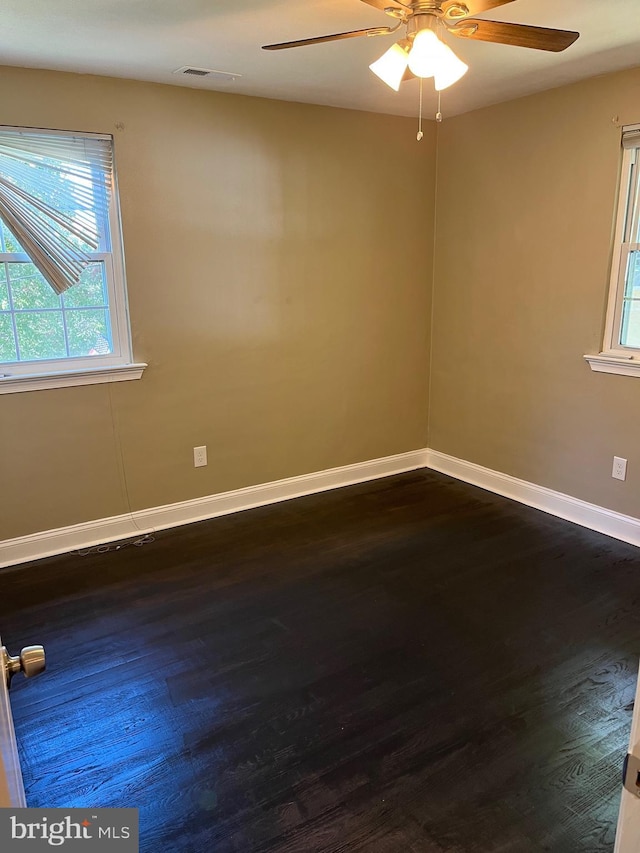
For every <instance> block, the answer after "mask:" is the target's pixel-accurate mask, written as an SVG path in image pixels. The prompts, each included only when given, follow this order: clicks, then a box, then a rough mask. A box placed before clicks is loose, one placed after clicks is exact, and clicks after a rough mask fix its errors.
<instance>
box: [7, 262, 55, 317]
mask: <svg viewBox="0 0 640 853" xmlns="http://www.w3.org/2000/svg"><path fill="white" fill-rule="evenodd" d="M7 269H8V271H9V285H10V287H11V293H12V294H13V307H14V309H15V310H19V309H21V308H22V309H29V308H58V307H60V297H59V296H56V294H55V293H54V292H53V290H52V289H51V287H50V286H49V285H48V284H47V282H46V281H45V280H44V278H43V277H42V276H41V275H40V273H39V272H38V270H37V269H36V267H35V266H34V265H33V264H27V263H24V264H22V263H15V264H7Z"/></svg>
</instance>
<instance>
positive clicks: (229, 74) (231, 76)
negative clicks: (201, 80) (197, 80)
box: [173, 65, 242, 83]
mask: <svg viewBox="0 0 640 853" xmlns="http://www.w3.org/2000/svg"><path fill="white" fill-rule="evenodd" d="M173 73H174V74H183V75H184V76H185V77H208V78H209V79H210V80H217V81H218V82H225V81H226V82H229V83H232V82H233V81H234V80H237V79H238V77H242V74H236V73H235V72H233V71H215V70H214V69H213V68H195V67H194V66H193V65H183V66H182V68H176V70H175V71H174V72H173Z"/></svg>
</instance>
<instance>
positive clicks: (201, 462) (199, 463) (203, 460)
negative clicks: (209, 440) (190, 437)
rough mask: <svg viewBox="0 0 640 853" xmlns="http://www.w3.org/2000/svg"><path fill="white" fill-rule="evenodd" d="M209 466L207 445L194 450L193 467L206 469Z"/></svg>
mask: <svg viewBox="0 0 640 853" xmlns="http://www.w3.org/2000/svg"><path fill="white" fill-rule="evenodd" d="M206 464H207V447H206V445H205V444H203V445H202V447H194V448H193V467H194V468H204V466H205V465H206Z"/></svg>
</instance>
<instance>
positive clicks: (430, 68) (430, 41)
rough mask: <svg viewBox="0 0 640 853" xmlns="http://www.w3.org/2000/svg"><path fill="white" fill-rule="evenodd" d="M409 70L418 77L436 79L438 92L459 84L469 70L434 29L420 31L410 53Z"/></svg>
mask: <svg viewBox="0 0 640 853" xmlns="http://www.w3.org/2000/svg"><path fill="white" fill-rule="evenodd" d="M409 69H410V70H411V71H412V72H413V74H415V75H416V77H434V78H435V80H434V83H435V88H436V89H437V90H438V91H441V90H442V89H446V88H448V87H449V86H452V85H453V84H454V83H455V82H457V81H458V80H459V79H460V78H461V77H462V76H463V75H465V74H466V73H467V71H468V70H469V66H468V65H466V63H464V62H463V61H462V60H461V59H459V58H458V57H457V56H456V55H455V53H454V52H453V51H452V50H451V48H450V47H449V46H448V45H446V44H445V43H444V42H442V41H440V39H439V38H438V36H437V35H436V34H435V32H434V31H433V30H432V29H424V30H420V32H418V33H417V34H416V37H415V39H414V40H413V47H412V48H411V52H410V53H409Z"/></svg>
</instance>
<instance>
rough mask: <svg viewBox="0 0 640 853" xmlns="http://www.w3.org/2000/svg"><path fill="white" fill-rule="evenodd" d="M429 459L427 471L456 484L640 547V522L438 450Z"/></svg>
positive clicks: (431, 451) (428, 455)
mask: <svg viewBox="0 0 640 853" xmlns="http://www.w3.org/2000/svg"><path fill="white" fill-rule="evenodd" d="M426 455H427V465H426V467H427V468H431V469H433V470H434V471H440V472H441V473H442V474H449V475H450V476H451V477H455V478H456V479H457V480H464V482H465V483H471V484H472V485H474V486H480V488H482V489H487V490H488V491H490V492H495V494H497V495H503V496H504V497H506V498H511V499H512V500H514V501H518V502H519V503H522V504H526V505H527V506H532V507H535V508H536V509H541V510H542V511H543V512H548V513H550V515H555V516H557V517H558V518H564V519H566V520H567V521H573V522H574V523H575V524H580V525H581V526H582V527H588V528H589V529H590V530H595V531H597V532H598V533H605V534H606V535H607V536H612V537H613V538H614V539H621V540H622V541H623V542H629V543H630V544H631V545H640V519H637V518H633V517H632V516H630V515H623V514H622V513H619V512H613V510H610V509H605V508H604V507H601V506H597V505H596V504H590V503H587V502H586V501H581V500H579V499H578V498H572V497H571V496H570V495H565V494H563V493H562V492H554V491H553V489H547V488H545V487H544V486H536V485H535V483H529V482H527V481H526V480H519V479H518V478H517V477H511V476H510V475H509V474H502V473H501V472H500V471H492V470H491V468H483V467H482V465H476V464H475V463H473V462H466V461H465V460H464V459H457V458H456V457H455V456H447V454H446V453H440V452H439V451H437V450H427V454H426Z"/></svg>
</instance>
